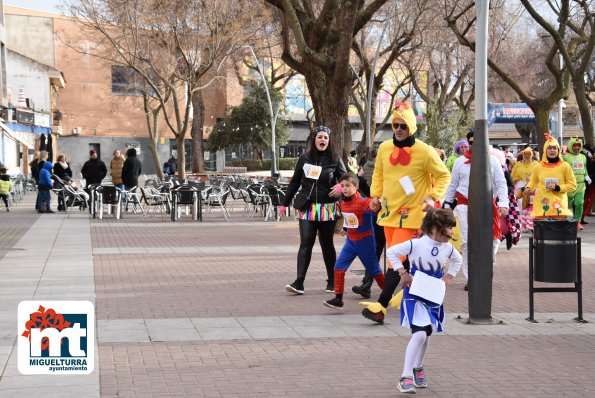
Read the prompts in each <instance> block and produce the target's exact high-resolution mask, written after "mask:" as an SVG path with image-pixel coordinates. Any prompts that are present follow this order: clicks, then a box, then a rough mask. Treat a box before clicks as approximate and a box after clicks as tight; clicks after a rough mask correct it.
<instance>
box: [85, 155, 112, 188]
mask: <svg viewBox="0 0 595 398" xmlns="http://www.w3.org/2000/svg"><path fill="white" fill-rule="evenodd" d="M81 174H82V175H83V178H84V179H85V184H86V185H85V189H86V190H87V191H88V190H89V185H93V184H101V181H103V179H104V178H105V176H106V175H107V167H105V163H103V161H101V160H99V159H98V158H97V152H96V151H95V150H94V149H91V150H90V151H89V160H87V161H86V162H85V164H84V165H83V168H82V169H81ZM87 193H88V192H87Z"/></svg>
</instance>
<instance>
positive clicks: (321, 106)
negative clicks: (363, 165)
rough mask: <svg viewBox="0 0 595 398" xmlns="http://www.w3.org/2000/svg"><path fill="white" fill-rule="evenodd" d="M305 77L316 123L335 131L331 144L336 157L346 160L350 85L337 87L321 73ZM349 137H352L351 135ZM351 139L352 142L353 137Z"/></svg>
mask: <svg viewBox="0 0 595 398" xmlns="http://www.w3.org/2000/svg"><path fill="white" fill-rule="evenodd" d="M316 75H318V76H316ZM305 77H306V82H307V85H308V90H309V92H310V97H311V98H312V105H313V106H314V115H315V117H316V122H317V123H318V124H322V125H325V126H327V127H329V128H330V129H331V130H332V131H333V134H332V135H331V142H332V144H333V148H334V150H335V155H340V156H341V157H342V158H346V157H347V156H348V155H349V149H346V148H345V135H346V134H345V120H346V116H347V109H348V106H349V104H348V101H349V89H350V85H349V84H341V86H340V87H337V86H338V85H337V83H336V82H335V81H333V80H332V79H329V78H328V77H327V76H325V75H323V74H322V73H320V72H319V73H316V72H313V73H310V76H305ZM349 135H350V136H351V134H349ZM349 139H350V140H351V137H349ZM350 147H351V145H350Z"/></svg>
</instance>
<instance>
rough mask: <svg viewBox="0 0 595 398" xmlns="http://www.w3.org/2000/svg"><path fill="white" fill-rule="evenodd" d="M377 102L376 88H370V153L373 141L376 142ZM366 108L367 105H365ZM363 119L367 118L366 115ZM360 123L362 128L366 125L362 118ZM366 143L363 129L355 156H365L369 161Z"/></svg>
mask: <svg viewBox="0 0 595 398" xmlns="http://www.w3.org/2000/svg"><path fill="white" fill-rule="evenodd" d="M377 100H378V88H377V87H376V85H374V87H373V88H372V103H371V104H370V105H371V106H370V118H371V119H372V120H370V148H369V149H370V151H371V150H372V149H373V148H374V140H376V101H377ZM366 106H367V105H366ZM365 117H368V115H367V113H366V115H365ZM362 123H363V124H364V126H365V125H366V123H367V120H365V118H362ZM367 144H368V143H367V141H366V128H365V127H364V135H363V136H362V139H361V141H360V142H359V144H358V145H357V155H358V156H359V157H360V158H361V156H364V155H365V156H366V158H368V159H369V157H370V153H368V148H366V147H367Z"/></svg>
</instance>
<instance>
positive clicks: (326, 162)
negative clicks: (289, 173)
mask: <svg viewBox="0 0 595 398" xmlns="http://www.w3.org/2000/svg"><path fill="white" fill-rule="evenodd" d="M306 163H309V164H313V165H316V166H322V172H321V173H320V177H319V178H318V180H314V179H311V178H306V176H305V174H304V165H305V164H306ZM346 172H347V170H346V169H345V164H343V160H342V159H341V157H339V156H337V157H336V158H335V159H334V160H333V159H330V158H329V155H328V154H327V153H324V154H323V155H322V156H321V157H320V158H319V159H318V160H316V159H311V158H310V154H309V153H305V154H303V155H302V156H300V158H299V159H298V162H297V164H296V166H295V170H294V172H293V177H291V182H290V183H289V186H288V187H287V192H286V193H285V198H284V199H283V206H286V207H287V206H289V205H290V204H291V200H292V199H293V197H294V196H295V195H296V193H297V192H298V190H299V191H300V192H303V193H304V194H305V195H308V199H309V200H310V202H312V203H332V202H336V201H337V200H338V198H331V197H330V196H328V194H329V193H330V191H331V190H332V189H333V186H335V184H337V183H338V182H339V179H340V178H341V176H342V175H343V174H344V173H346Z"/></svg>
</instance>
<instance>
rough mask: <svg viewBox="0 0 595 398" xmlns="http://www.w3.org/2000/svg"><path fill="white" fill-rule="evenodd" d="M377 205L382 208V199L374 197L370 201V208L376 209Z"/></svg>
mask: <svg viewBox="0 0 595 398" xmlns="http://www.w3.org/2000/svg"><path fill="white" fill-rule="evenodd" d="M372 206H374V207H372ZM375 207H376V208H378V210H380V208H381V207H382V206H381V204H380V199H378V198H374V199H372V201H371V202H370V209H372V210H374V208H375ZM374 211H376V210H374Z"/></svg>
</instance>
